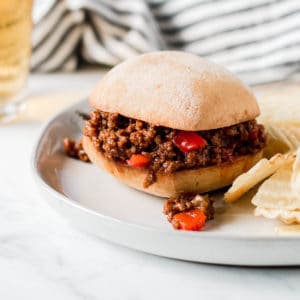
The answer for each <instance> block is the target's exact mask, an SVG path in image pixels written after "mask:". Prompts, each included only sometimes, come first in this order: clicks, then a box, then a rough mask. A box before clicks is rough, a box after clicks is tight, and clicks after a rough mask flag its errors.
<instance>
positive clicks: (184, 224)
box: [172, 208, 206, 231]
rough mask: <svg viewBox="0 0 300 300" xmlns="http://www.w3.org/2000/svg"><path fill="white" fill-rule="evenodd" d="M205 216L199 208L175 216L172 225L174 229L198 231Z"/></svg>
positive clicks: (203, 223) (202, 225) (202, 224)
mask: <svg viewBox="0 0 300 300" xmlns="http://www.w3.org/2000/svg"><path fill="white" fill-rule="evenodd" d="M205 221H206V215H205V214H204V212H203V211H202V210H201V209H199V208H194V209H191V210H189V211H186V212H181V213H178V214H175V215H174V216H173V218H172V224H173V226H174V227H175V228H176V229H180V230H192V231H198V230H200V229H201V228H202V227H204V225H205Z"/></svg>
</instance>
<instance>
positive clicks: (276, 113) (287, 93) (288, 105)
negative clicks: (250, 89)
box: [255, 83, 300, 127]
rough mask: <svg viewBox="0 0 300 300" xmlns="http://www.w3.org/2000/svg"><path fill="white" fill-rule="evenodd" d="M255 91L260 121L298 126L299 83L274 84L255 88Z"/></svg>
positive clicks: (299, 112)
mask: <svg viewBox="0 0 300 300" xmlns="http://www.w3.org/2000/svg"><path fill="white" fill-rule="evenodd" d="M255 92H256V96H257V100H258V104H259V107H260V111H261V114H260V117H259V119H258V120H259V121H260V122H262V123H264V124H270V123H271V124H281V125H295V126H298V127H299V126H300V101H299V99H300V85H299V84H295V83H293V84H286V83H284V84H275V85H272V87H270V86H265V87H259V88H256V91H255Z"/></svg>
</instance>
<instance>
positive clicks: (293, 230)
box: [275, 224, 300, 235]
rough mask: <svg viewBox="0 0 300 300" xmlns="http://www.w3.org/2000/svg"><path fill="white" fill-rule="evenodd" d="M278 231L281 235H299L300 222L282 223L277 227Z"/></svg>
mask: <svg viewBox="0 0 300 300" xmlns="http://www.w3.org/2000/svg"><path fill="white" fill-rule="evenodd" d="M275 231H276V233H278V234H280V235H294V234H296V235H299V233H300V224H295V225H288V226H287V225H280V226H276V227H275Z"/></svg>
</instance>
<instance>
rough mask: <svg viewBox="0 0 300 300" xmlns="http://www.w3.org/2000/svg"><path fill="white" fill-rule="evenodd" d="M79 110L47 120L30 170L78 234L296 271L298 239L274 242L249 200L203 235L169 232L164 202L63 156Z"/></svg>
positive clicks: (188, 256)
mask: <svg viewBox="0 0 300 300" xmlns="http://www.w3.org/2000/svg"><path fill="white" fill-rule="evenodd" d="M76 110H79V111H88V107H87V105H86V104H85V102H82V103H79V104H77V105H75V106H73V107H71V108H69V109H67V110H66V111H64V112H62V113H60V114H59V115H57V116H56V117H55V118H53V119H52V120H51V121H50V122H49V123H48V124H47V126H46V127H45V128H44V129H43V132H42V134H41V136H40V138H39V141H38V143H37V146H36V148H35V151H34V155H33V170H34V173H35V175H36V178H37V184H38V186H39V187H40V190H41V191H42V193H43V196H44V198H45V199H47V200H48V202H49V203H50V204H51V206H53V207H54V208H55V209H57V210H58V211H59V212H60V213H61V214H63V215H64V216H65V217H66V218H68V219H69V220H70V221H71V222H73V223H74V224H76V225H77V226H79V227H80V228H82V229H84V230H85V231H88V232H90V233H93V234H95V235H97V236H99V237H101V238H103V239H106V240H109V241H112V242H115V243H118V244H121V245H124V246H128V247H130V248H134V249H137V250H141V251H145V252H148V253H152V254H156V255H161V256H166V257H171V258H178V259H184V260H190V261H197V262H207V263H221V264H232V265H273V266H275V265H299V264H300V235H299V236H295V235H294V236H280V235H278V233H276V230H275V228H276V226H278V225H279V223H277V221H273V220H267V219H264V218H259V217H254V216H253V207H252V206H251V204H250V203H249V199H248V201H247V199H246V198H245V199H243V200H242V201H240V202H238V203H236V204H233V205H229V206H227V207H222V205H221V206H220V207H219V209H218V210H217V214H216V217H215V220H214V221H212V222H210V223H209V224H208V226H207V227H206V229H205V231H202V232H183V231H175V230H173V229H172V228H171V226H170V224H169V223H168V222H167V220H166V217H165V216H164V215H163V213H162V206H163V200H162V199H160V198H157V197H152V196H149V195H147V194H144V193H141V192H138V191H135V190H133V189H130V188H128V187H127V186H124V185H122V184H121V183H119V182H118V181H117V180H115V179H114V178H112V177H111V176H110V175H108V174H107V173H105V172H104V171H102V170H100V169H98V168H97V167H95V166H94V165H92V164H86V163H83V162H80V161H77V160H74V159H71V158H68V157H66V156H65V155H64V153H63V149H62V140H63V138H64V137H73V138H78V137H79V136H80V131H81V126H82V122H81V121H80V119H79V118H78V117H77V115H76V113H75V111H76Z"/></svg>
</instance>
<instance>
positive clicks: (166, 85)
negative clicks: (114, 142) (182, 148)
mask: <svg viewBox="0 0 300 300" xmlns="http://www.w3.org/2000/svg"><path fill="white" fill-rule="evenodd" d="M89 100H90V104H91V106H93V107H95V108H98V109H100V110H103V111H107V112H117V113H120V114H121V115H124V116H126V117H130V118H135V119H139V120H142V121H145V122H148V123H152V124H155V125H161V126H166V127H170V128H174V129H181V130H194V131H197V130H209V129H215V128H221V127H226V126H231V125H234V124H237V123H241V122H244V121H249V120H252V119H254V118H255V117H257V116H258V115H259V108H258V105H257V102H256V99H255V97H254V96H253V94H252V93H251V91H250V90H249V88H247V87H246V86H245V85H244V84H243V83H242V82H241V81H240V80H239V79H238V78H236V77H235V76H234V75H233V74H232V73H230V72H229V71H227V70H226V69H224V68H222V67H221V66H218V65H215V64H213V63H212V62H210V61H208V60H205V59H203V58H200V57H198V56H196V55H193V54H189V53H184V52H177V51H162V52H154V53H148V54H144V55H141V56H137V57H134V58H131V59H129V60H127V61H125V62H123V63H121V64H120V65H118V66H116V67H114V68H113V69H112V70H111V71H109V72H108V73H107V74H106V75H105V76H104V77H103V78H102V79H101V81H100V82H99V84H98V85H97V87H96V88H95V90H94V91H93V93H92V94H91V96H90V99H89Z"/></svg>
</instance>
